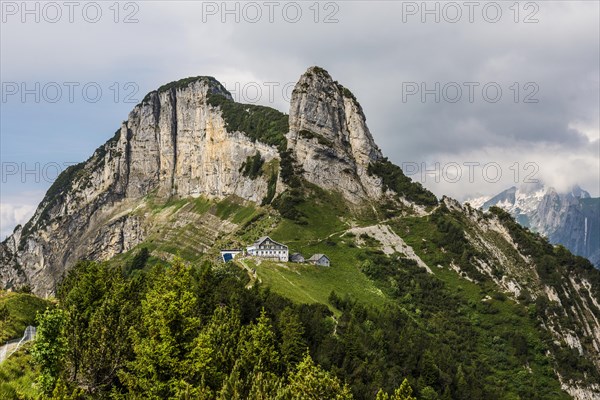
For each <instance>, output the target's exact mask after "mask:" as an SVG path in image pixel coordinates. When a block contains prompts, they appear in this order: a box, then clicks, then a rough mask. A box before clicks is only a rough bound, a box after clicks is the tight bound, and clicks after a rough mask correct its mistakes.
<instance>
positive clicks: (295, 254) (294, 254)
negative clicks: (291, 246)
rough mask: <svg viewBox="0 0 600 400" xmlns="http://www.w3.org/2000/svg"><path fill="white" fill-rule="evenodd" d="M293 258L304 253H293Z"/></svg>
mask: <svg viewBox="0 0 600 400" xmlns="http://www.w3.org/2000/svg"><path fill="white" fill-rule="evenodd" d="M293 256H302V253H292V257H293Z"/></svg>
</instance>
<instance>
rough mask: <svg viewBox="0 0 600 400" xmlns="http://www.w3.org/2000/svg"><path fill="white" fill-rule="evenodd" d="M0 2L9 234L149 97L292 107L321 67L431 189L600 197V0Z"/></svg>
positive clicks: (4, 211) (4, 228)
mask: <svg viewBox="0 0 600 400" xmlns="http://www.w3.org/2000/svg"><path fill="white" fill-rule="evenodd" d="M0 4H1V12H2V15H1V18H2V21H1V22H2V23H1V25H0V26H1V39H0V41H1V46H0V48H1V54H0V66H1V77H0V80H1V82H2V99H1V103H0V105H1V126H0V132H1V146H0V147H1V150H0V152H1V160H2V163H1V165H2V182H1V193H0V202H1V212H0V215H1V227H0V234H1V236H2V238H3V237H4V236H5V235H6V234H8V233H10V232H11V231H12V229H13V227H14V226H15V224H17V223H21V222H23V221H24V220H25V219H26V218H28V216H29V215H31V213H32V211H33V210H34V208H35V206H36V205H37V203H38V202H39V201H40V200H41V198H42V197H43V194H44V192H45V190H46V189H47V188H48V187H49V186H50V184H51V182H52V180H53V179H54V178H55V177H56V175H57V172H58V171H59V170H60V169H63V168H64V167H65V166H67V165H69V164H72V163H75V162H79V161H82V160H84V159H86V158H87V157H88V156H90V155H91V154H92V152H93V151H94V149H95V148H97V147H98V146H99V145H100V144H102V143H103V142H105V141H106V140H107V139H108V138H110V137H111V136H112V135H113V133H114V132H115V130H116V129H117V128H118V127H119V125H120V122H121V121H123V120H125V119H126V117H127V114H128V112H129V111H130V109H131V108H132V107H133V106H134V105H135V103H137V102H138V101H139V100H141V99H142V98H143V96H144V95H145V93H147V92H149V91H151V90H153V89H156V88H157V87H158V86H160V85H162V84H164V83H166V82H169V81H172V80H176V79H180V78H183V77H188V76H197V75H212V76H214V77H216V78H217V79H218V80H220V81H221V82H222V83H224V84H225V86H226V87H227V88H228V89H229V90H230V91H232V92H233V94H234V96H235V97H236V98H237V99H238V100H240V101H244V102H252V103H259V104H263V105H270V106H272V107H275V108H278V109H280V110H282V111H286V112H287V109H288V106H289V104H288V99H289V94H290V92H291V87H292V85H293V83H294V82H295V81H296V80H297V79H298V77H299V76H300V75H301V74H302V73H303V72H304V71H305V70H306V68H307V67H309V66H311V65H319V66H321V67H323V68H325V69H327V70H328V71H329V72H330V73H331V75H332V76H333V77H334V79H336V80H338V81H340V82H341V83H343V84H344V85H345V86H347V87H349V88H350V89H351V90H352V91H353V92H354V94H355V95H356V96H357V98H358V99H359V101H360V102H361V104H362V106H363V108H364V111H365V113H366V115H367V119H368V124H369V127H370V129H371V131H372V133H373V135H374V137H375V140H376V141H377V143H378V144H379V145H380V147H381V148H382V149H383V151H384V153H385V154H386V155H387V156H388V157H389V158H390V159H391V160H392V161H394V162H396V163H397V164H399V165H403V166H404V167H405V170H406V171H407V173H411V176H412V177H413V178H414V179H416V180H419V181H421V182H423V184H424V185H425V186H427V187H428V188H430V189H431V190H433V191H434V192H435V193H436V194H437V195H439V196H441V195H442V194H448V195H450V196H452V197H455V198H457V199H459V200H465V199H468V198H471V197H474V196H480V195H492V194H496V193H498V192H500V191H501V190H504V189H505V188H507V187H510V186H512V185H515V184H517V185H518V184H521V183H523V182H525V181H527V180H531V179H540V180H542V181H544V182H546V184H548V185H551V186H554V187H556V188H558V189H561V190H562V189H567V188H569V187H570V186H571V185H573V184H579V185H581V186H582V187H583V188H585V189H587V190H588V191H589V192H590V193H591V194H592V195H593V196H598V195H599V194H600V172H599V171H600V161H599V159H600V154H599V151H600V139H599V138H600V133H599V125H600V122H599V109H600V104H599V103H600V101H599V93H600V82H599V74H600V67H599V62H600V43H599V37H600V32H599V26H600V21H599V18H600V10H599V2H597V1H543V2H542V1H537V2H519V3H516V4H515V2H514V1H497V2H485V1H482V2H471V3H465V2H435V1H429V2H427V3H422V2H420V1H419V2H400V1H320V2H316V1H298V2H278V1H274V2H262V1H260V2H235V1H230V2H227V3H224V2H221V1H219V2H200V1H180V2H173V1H168V2H167V1H129V2H126V1H124V2H119V3H117V5H116V6H115V2H113V1H110V2H87V1H81V2H75V3H74V5H68V4H65V3H64V2H51V3H47V2H34V1H31V2H27V3H22V2H21V1H18V2H13V1H1V2H0ZM23 4H25V6H23ZM99 90H100V91H101V94H100V92H99Z"/></svg>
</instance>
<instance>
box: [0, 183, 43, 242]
mask: <svg viewBox="0 0 600 400" xmlns="http://www.w3.org/2000/svg"><path fill="white" fill-rule="evenodd" d="M43 196H44V193H43V192H37V191H32V192H26V193H23V194H21V195H19V196H7V197H5V196H4V195H3V196H2V198H1V199H0V241H2V240H4V239H5V238H6V237H7V236H9V235H10V234H11V233H12V232H13V230H14V229H15V227H16V226H17V225H19V224H21V225H23V224H25V223H26V222H27V221H28V220H29V218H31V216H32V215H33V213H34V212H35V209H36V207H37V205H38V203H39V202H40V201H41V199H42V197H43Z"/></svg>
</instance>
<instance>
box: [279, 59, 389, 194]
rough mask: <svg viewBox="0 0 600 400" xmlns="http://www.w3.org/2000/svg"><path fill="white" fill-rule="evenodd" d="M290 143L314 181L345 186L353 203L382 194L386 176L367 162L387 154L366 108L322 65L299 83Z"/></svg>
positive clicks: (292, 110) (330, 186)
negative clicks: (376, 173) (381, 177)
mask: <svg viewBox="0 0 600 400" xmlns="http://www.w3.org/2000/svg"><path fill="white" fill-rule="evenodd" d="M288 143H289V148H290V149H292V150H293V154H294V156H295V159H296V161H297V162H298V164H299V165H300V166H301V167H302V169H303V170H304V177H305V178H306V179H307V180H308V181H309V182H312V183H314V184H317V185H319V186H322V187H325V188H327V189H336V190H340V191H341V192H342V193H343V194H344V196H345V197H346V199H347V200H349V201H351V202H353V203H359V202H361V201H362V200H365V199H368V198H378V197H379V196H381V194H382V190H381V182H380V180H379V179H378V178H376V177H372V176H369V174H368V173H367V168H368V166H369V164H370V163H371V162H374V161H377V160H380V159H382V158H383V156H382V154H381V150H380V149H379V148H378V147H377V145H376V144H375V141H374V140H373V136H372V135H371V132H370V131H369V128H368V127H367V124H366V118H365V115H364V114H363V111H362V108H361V106H360V104H358V102H357V101H356V99H355V98H354V95H352V93H351V92H350V91H349V90H348V89H346V88H344V87H343V86H342V85H340V84H339V83H337V82H335V81H333V79H332V78H331V76H330V75H329V73H327V71H325V70H323V69H321V68H319V67H312V68H309V69H308V70H307V71H306V73H304V75H302V77H301V78H300V80H299V81H298V83H297V84H296V86H295V88H294V91H293V93H292V99H291V104H290V132H289V134H288Z"/></svg>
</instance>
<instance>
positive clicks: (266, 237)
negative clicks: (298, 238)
mask: <svg viewBox="0 0 600 400" xmlns="http://www.w3.org/2000/svg"><path fill="white" fill-rule="evenodd" d="M267 239H269V240H270V241H271V242H273V243H277V244H280V245H282V246H285V247H287V246H286V245H285V244H283V243H279V242H278V241H276V240H273V239H271V238H270V237H269V236H263V237H261V238H259V239H258V240H257V241H256V242H254V245H255V246H260V245H261V244H262V242H264V241H265V240H267Z"/></svg>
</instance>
